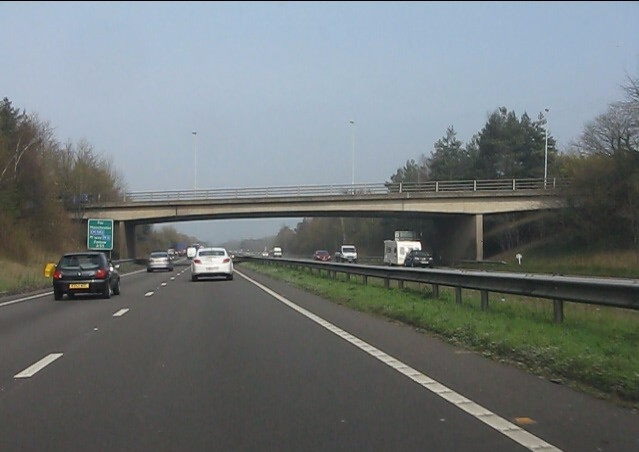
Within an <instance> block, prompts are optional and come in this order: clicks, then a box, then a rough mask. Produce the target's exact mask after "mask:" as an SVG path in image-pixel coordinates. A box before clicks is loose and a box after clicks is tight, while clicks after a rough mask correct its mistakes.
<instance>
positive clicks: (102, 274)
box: [95, 268, 107, 279]
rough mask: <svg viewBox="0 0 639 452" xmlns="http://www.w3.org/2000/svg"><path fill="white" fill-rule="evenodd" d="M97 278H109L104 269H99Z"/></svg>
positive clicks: (96, 274) (96, 273)
mask: <svg viewBox="0 0 639 452" xmlns="http://www.w3.org/2000/svg"><path fill="white" fill-rule="evenodd" d="M95 277H96V278H98V279H104V278H106V277H107V271H106V270H105V269H104V268H98V269H97V270H96V272H95Z"/></svg>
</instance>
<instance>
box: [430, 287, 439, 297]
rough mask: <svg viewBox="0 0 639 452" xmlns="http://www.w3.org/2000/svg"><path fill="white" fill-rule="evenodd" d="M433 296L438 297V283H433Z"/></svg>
mask: <svg viewBox="0 0 639 452" xmlns="http://www.w3.org/2000/svg"><path fill="white" fill-rule="evenodd" d="M432 287H433V298H439V284H433V286H432Z"/></svg>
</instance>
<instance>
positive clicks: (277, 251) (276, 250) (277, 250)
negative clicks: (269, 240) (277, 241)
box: [273, 246, 282, 257]
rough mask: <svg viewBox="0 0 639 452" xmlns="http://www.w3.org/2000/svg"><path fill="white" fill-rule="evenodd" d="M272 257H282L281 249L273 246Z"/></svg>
mask: <svg viewBox="0 0 639 452" xmlns="http://www.w3.org/2000/svg"><path fill="white" fill-rule="evenodd" d="M273 257H282V248H280V247H279V246H274V247H273Z"/></svg>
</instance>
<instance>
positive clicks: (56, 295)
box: [53, 289, 64, 301]
mask: <svg viewBox="0 0 639 452" xmlns="http://www.w3.org/2000/svg"><path fill="white" fill-rule="evenodd" d="M63 296H64V292H62V291H61V290H55V289H54V290H53V299H54V300H58V301H60V300H62V297H63Z"/></svg>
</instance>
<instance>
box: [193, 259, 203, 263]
mask: <svg viewBox="0 0 639 452" xmlns="http://www.w3.org/2000/svg"><path fill="white" fill-rule="evenodd" d="M193 262H194V263H196V264H201V263H202V261H201V260H199V259H193Z"/></svg>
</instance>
